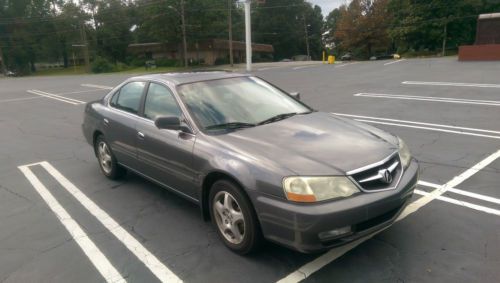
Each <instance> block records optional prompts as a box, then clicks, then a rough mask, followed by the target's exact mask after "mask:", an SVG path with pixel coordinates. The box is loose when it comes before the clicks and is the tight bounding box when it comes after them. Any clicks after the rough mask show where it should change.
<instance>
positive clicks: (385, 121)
mask: <svg viewBox="0 0 500 283" xmlns="http://www.w3.org/2000/svg"><path fill="white" fill-rule="evenodd" d="M332 114H335V115H338V116H344V117H349V118H353V119H354V120H356V121H360V122H365V123H372V124H381V125H388V126H396V127H406V128H414V129H421V130H429V131H437V132H445V133H451V134H458V135H468V136H476V137H483V138H491V139H500V131H495V130H487V129H476V128H469V127H460V126H454V125H444V124H434V123H425V122H416V121H408V120H398V119H389V118H380V117H370V116H362V115H353V114H343V113H332Z"/></svg>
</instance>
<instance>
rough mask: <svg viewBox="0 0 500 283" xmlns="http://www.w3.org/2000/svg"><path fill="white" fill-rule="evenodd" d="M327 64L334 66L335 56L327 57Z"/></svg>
mask: <svg viewBox="0 0 500 283" xmlns="http://www.w3.org/2000/svg"><path fill="white" fill-rule="evenodd" d="M328 64H335V56H333V55H330V56H328Z"/></svg>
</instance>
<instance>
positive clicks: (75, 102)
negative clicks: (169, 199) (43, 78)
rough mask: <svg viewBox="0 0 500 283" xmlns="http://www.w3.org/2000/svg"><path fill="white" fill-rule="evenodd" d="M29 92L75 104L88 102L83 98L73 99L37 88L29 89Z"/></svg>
mask: <svg viewBox="0 0 500 283" xmlns="http://www.w3.org/2000/svg"><path fill="white" fill-rule="evenodd" d="M27 92H29V93H31V94H35V95H39V96H43V97H47V98H51V99H54V100H58V101H61V102H66V103H69V104H73V105H79V104H85V103H86V102H85V101H81V100H77V99H73V98H68V97H64V96H60V95H57V94H53V93H48V92H44V91H41V90H36V89H31V90H27Z"/></svg>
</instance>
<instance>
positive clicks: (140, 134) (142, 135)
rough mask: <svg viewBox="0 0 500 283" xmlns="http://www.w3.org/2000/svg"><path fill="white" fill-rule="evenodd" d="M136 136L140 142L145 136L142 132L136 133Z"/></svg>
mask: <svg viewBox="0 0 500 283" xmlns="http://www.w3.org/2000/svg"><path fill="white" fill-rule="evenodd" d="M137 136H138V137H139V138H140V139H141V140H142V139H144V138H145V137H146V136H145V135H144V134H143V133H142V132H137Z"/></svg>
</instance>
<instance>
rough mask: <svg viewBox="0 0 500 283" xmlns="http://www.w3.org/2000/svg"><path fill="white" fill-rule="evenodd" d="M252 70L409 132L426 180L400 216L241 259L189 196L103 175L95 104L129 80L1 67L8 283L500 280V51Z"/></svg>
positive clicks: (311, 100) (312, 100)
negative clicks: (314, 249) (4, 73)
mask: <svg viewBox="0 0 500 283" xmlns="http://www.w3.org/2000/svg"><path fill="white" fill-rule="evenodd" d="M255 74H256V75H258V76H260V77H262V78H264V79H267V80H269V81H270V82H272V83H274V84H276V85H278V86H280V87H282V88H283V89H285V90H287V91H299V92H301V96H302V100H303V101H305V102H306V103H307V104H309V105H310V106H312V107H313V108H316V109H318V110H321V111H325V112H332V113H337V114H339V115H343V116H345V117H350V118H353V119H357V120H360V121H364V122H367V123H370V124H371V125H374V126H376V127H379V128H382V129H384V130H386V131H389V132H392V133H394V134H397V135H399V136H401V137H402V138H403V139H404V140H405V141H406V142H407V143H408V145H409V147H410V149H411V151H412V153H413V155H414V156H415V157H416V158H417V159H418V160H419V161H420V165H421V175H420V179H421V181H420V183H419V186H418V188H417V191H416V194H415V196H414V199H413V200H412V203H411V204H410V205H409V207H408V208H407V209H406V210H405V211H404V212H403V214H402V215H401V217H400V218H399V219H398V221H397V222H396V223H395V224H394V225H393V226H392V227H390V228H388V229H386V230H384V231H382V232H380V233H378V234H377V235H372V236H370V237H367V238H364V239H361V240H359V241H357V242H354V243H351V244H349V245H347V246H343V247H339V248H336V249H333V250H330V251H328V252H326V253H323V254H313V255H304V254H300V253H296V252H293V251H289V250H287V249H284V248H281V247H278V246H276V245H274V244H271V243H267V244H266V245H265V246H264V247H263V249H262V250H261V251H260V252H258V253H256V254H253V255H251V256H247V257H241V256H238V255H235V254H233V253H231V252H229V251H228V250H227V249H226V248H225V247H224V246H223V244H222V242H220V241H219V239H218V238H217V235H216V232H215V230H214V229H213V228H212V226H211V225H210V223H205V222H203V221H202V220H201V217H200V215H199V210H198V208H197V207H196V206H194V205H192V204H191V203H190V202H188V201H185V200H183V199H181V198H179V197H177V196H176V195H174V194H171V193H169V192H168V191H166V190H163V189H161V188H159V187H157V186H156V185H154V184H152V183H150V182H148V181H146V180H144V179H142V178H140V177H138V176H136V175H133V174H128V175H127V176H126V178H125V179H124V180H122V181H120V182H114V181H110V180H108V179H106V178H105V177H104V176H103V175H102V174H101V173H100V172H99V168H98V165H97V161H96V159H95V157H94V155H93V151H92V148H91V147H90V146H89V145H88V144H87V143H86V142H85V140H84V138H83V136H82V134H81V129H80V125H81V122H82V115H83V108H84V103H86V102H89V101H92V100H96V99H99V98H101V97H102V96H103V95H104V94H106V92H107V91H108V88H109V87H112V86H115V85H117V84H119V83H120V82H121V81H123V80H124V79H125V78H126V77H127V76H125V75H88V76H68V77H33V78H9V79H7V78H3V79H0V130H1V135H0V137H1V138H0V282H104V281H109V282H124V281H127V282H158V281H163V282H166V281H168V282H175V281H176V280H182V281H184V282H277V281H280V282H299V281H303V282H498V281H499V279H500V270H499V268H498V267H499V266H500V187H499V186H500V185H499V183H500V63H498V62H469V63H461V62H458V61H457V60H456V58H453V57H450V58H441V59H408V60H399V61H373V62H352V63H345V64H344V63H343V64H335V65H320V64H314V65H307V64H306V65H287V64H279V65H277V66H274V67H273V66H266V67H258V66H257V67H256V69H255ZM63 224H64V225H63ZM67 227H70V228H71V229H70V230H68V229H67ZM82 247H86V248H85V249H84V248H82ZM84 251H87V252H84ZM89 251H90V252H89ZM96 262H97V265H96Z"/></svg>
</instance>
